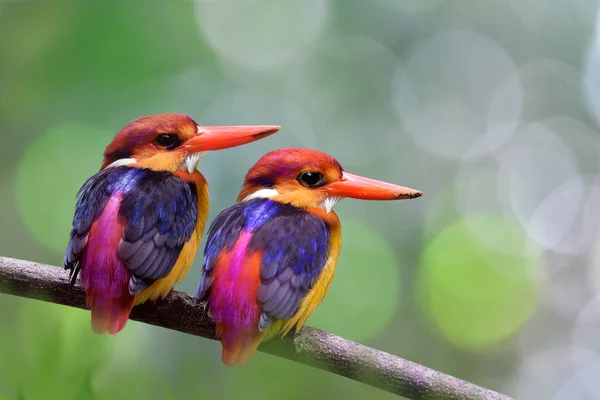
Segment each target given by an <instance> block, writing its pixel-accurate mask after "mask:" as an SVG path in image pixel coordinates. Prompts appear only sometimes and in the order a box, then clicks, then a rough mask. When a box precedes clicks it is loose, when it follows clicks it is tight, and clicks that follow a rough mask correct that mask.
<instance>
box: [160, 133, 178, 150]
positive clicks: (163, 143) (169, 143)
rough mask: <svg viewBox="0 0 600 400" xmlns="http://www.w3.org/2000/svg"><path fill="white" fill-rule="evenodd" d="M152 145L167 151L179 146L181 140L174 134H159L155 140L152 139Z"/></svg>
mask: <svg viewBox="0 0 600 400" xmlns="http://www.w3.org/2000/svg"><path fill="white" fill-rule="evenodd" d="M154 143H156V144H157V145H158V146H160V147H165V148H167V149H169V150H170V149H174V148H175V147H177V146H179V145H180V144H181V140H179V137H178V136H177V135H176V134H174V133H161V134H159V135H158V136H157V137H156V139H154Z"/></svg>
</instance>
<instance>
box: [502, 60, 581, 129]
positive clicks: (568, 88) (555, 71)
mask: <svg viewBox="0 0 600 400" xmlns="http://www.w3.org/2000/svg"><path fill="white" fill-rule="evenodd" d="M581 79H582V75H581V73H580V71H578V70H577V69H576V68H574V67H572V66H571V65H569V64H566V63H564V62H562V61H559V60H555V59H549V58H541V59H536V60H533V61H531V62H529V63H527V64H525V65H523V66H521V67H520V68H519V69H518V71H516V72H515V73H514V74H512V75H510V76H509V77H508V78H507V79H506V80H505V81H504V82H503V83H502V86H501V87H500V89H499V92H498V93H503V94H501V95H500V94H499V96H501V97H506V98H511V97H512V98H516V97H517V96H521V97H522V99H521V101H522V114H521V120H523V121H525V122H534V121H538V120H542V119H545V118H553V117H556V116H571V117H573V118H576V119H581V120H585V118H587V112H586V104H585V99H584V96H583V95H582V91H581Z"/></svg>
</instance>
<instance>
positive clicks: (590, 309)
mask: <svg viewBox="0 0 600 400" xmlns="http://www.w3.org/2000/svg"><path fill="white" fill-rule="evenodd" d="M599 331H600V295H596V296H595V297H593V298H592V300H590V301H589V302H588V303H587V304H586V305H585V306H584V307H583V308H582V309H581V310H580V311H579V313H578V314H577V318H576V319H575V323H574V324H573V327H572V329H571V331H570V338H569V342H570V344H571V345H574V346H580V347H585V348H588V349H590V350H593V351H594V352H595V354H596V355H597V356H599V357H600V335H598V332H599Z"/></svg>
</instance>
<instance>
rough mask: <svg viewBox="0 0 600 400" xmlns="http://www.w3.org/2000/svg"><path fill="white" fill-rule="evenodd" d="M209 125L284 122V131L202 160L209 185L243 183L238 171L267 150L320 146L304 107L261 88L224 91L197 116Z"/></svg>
mask: <svg viewBox="0 0 600 400" xmlns="http://www.w3.org/2000/svg"><path fill="white" fill-rule="evenodd" d="M198 120H199V121H202V124H206V125H223V124H225V123H226V124H239V125H252V124H255V125H266V124H276V125H281V126H282V128H281V131H280V132H278V133H276V134H275V135H273V136H270V137H268V138H267V139H265V140H260V141H258V142H256V143H252V144H251V145H248V146H241V147H237V148H232V149H227V150H226V152H227V154H228V156H227V157H211V156H210V154H209V155H208V156H206V157H205V158H204V159H203V160H202V163H201V169H202V171H205V172H206V176H207V177H208V179H209V184H210V185H211V186H212V187H215V188H216V187H218V185H221V184H227V185H230V184H231V181H230V180H232V179H234V180H235V185H236V186H235V190H236V191H237V190H238V189H239V185H241V184H242V179H243V176H240V173H239V171H247V170H248V169H249V168H250V167H252V165H253V164H254V163H255V162H256V160H258V159H259V158H260V157H261V156H263V155H264V154H265V153H266V152H268V151H270V150H274V149H277V148H283V147H309V148H315V147H318V146H317V139H316V134H315V129H314V128H313V126H312V123H311V121H310V120H309V119H308V117H307V116H306V114H305V112H304V110H303V109H301V108H300V107H299V106H298V104H296V103H295V102H293V101H292V100H291V99H289V98H285V97H283V98H282V97H279V96H278V95H277V94H275V93H271V92H269V91H261V90H240V91H225V92H223V93H221V94H220V95H219V96H218V97H216V98H215V99H214V101H213V102H212V104H210V105H209V107H208V108H207V109H206V110H205V111H204V113H203V114H202V115H201V116H200V117H198ZM236 193H237V192H236Z"/></svg>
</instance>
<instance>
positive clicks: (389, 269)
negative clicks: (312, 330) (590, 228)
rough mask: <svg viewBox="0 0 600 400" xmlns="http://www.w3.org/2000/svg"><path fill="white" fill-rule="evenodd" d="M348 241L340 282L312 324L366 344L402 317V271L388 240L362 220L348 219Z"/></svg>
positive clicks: (339, 270)
mask: <svg viewBox="0 0 600 400" xmlns="http://www.w3.org/2000/svg"><path fill="white" fill-rule="evenodd" d="M342 238H343V240H342V251H341V254H340V257H339V261H338V266H337V268H336V272H335V278H334V279H333V282H332V284H331V287H330V288H329V292H328V294H327V296H326V297H325V299H324V300H323V302H322V303H321V305H319V308H317V311H315V313H314V314H313V316H311V318H310V319H309V321H308V324H309V325H311V326H314V327H317V328H319V329H323V330H326V331H328V332H333V333H335V334H337V335H341V336H342V337H345V338H347V339H350V340H355V341H364V340H367V339H369V338H371V337H373V336H375V335H377V334H378V333H379V332H380V331H381V330H382V329H384V328H385V327H386V326H387V324H388V323H389V322H390V321H391V319H392V318H393V316H394V314H395V312H396V309H397V307H398V303H399V299H400V268H399V266H398V261H397V260H396V258H395V256H394V253H393V251H392V249H391V248H390V247H389V245H388V244H387V243H386V240H385V238H384V237H382V236H381V234H380V233H378V232H377V231H376V230H374V229H373V228H371V227H370V226H368V225H366V224H364V223H362V222H360V221H359V220H356V219H351V218H343V221H342ZM359 294H360V295H359ZM357 321H363V322H362V323H360V322H357Z"/></svg>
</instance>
